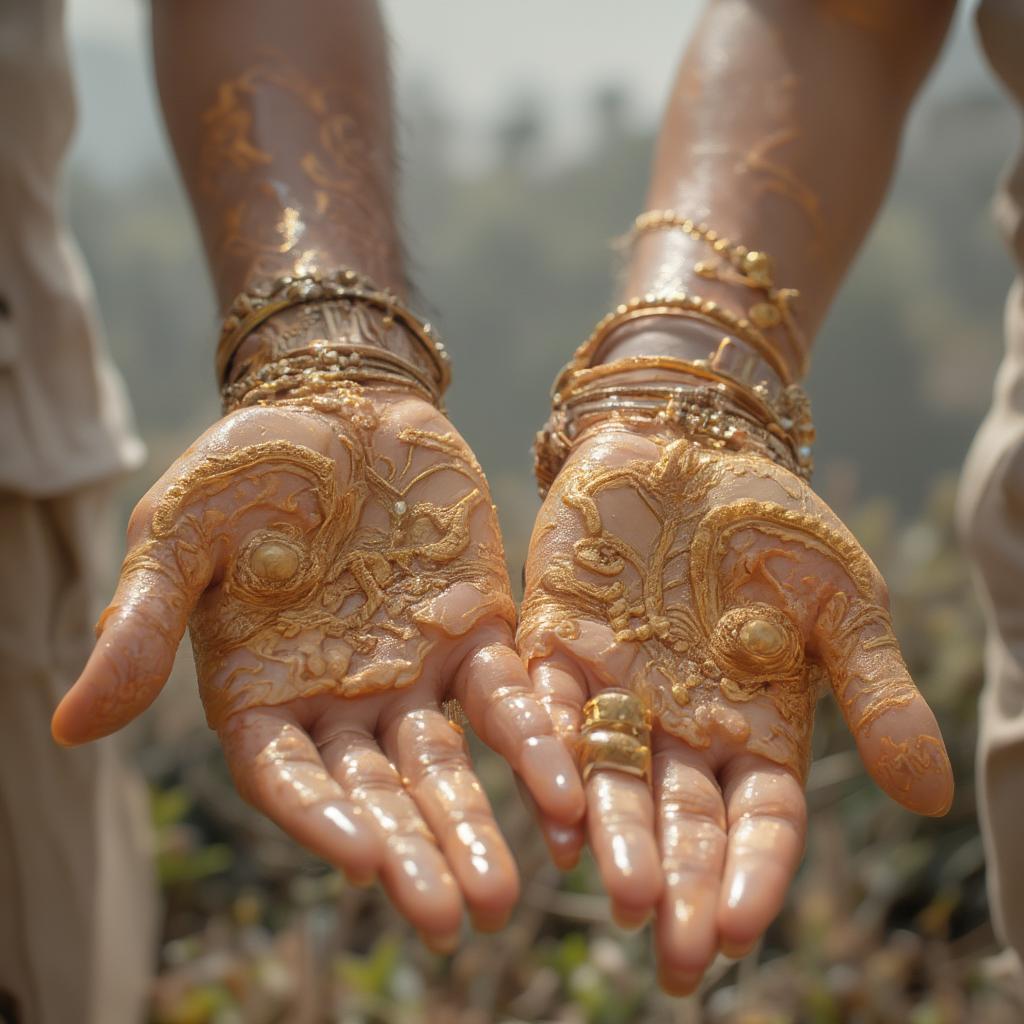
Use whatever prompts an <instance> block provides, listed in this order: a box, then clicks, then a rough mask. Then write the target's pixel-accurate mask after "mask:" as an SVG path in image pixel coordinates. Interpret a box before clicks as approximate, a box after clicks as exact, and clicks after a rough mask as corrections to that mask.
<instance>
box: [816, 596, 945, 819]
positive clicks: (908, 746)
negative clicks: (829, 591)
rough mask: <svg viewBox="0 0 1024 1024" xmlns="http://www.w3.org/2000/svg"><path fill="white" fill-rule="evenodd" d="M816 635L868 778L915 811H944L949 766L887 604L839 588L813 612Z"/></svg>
mask: <svg viewBox="0 0 1024 1024" xmlns="http://www.w3.org/2000/svg"><path fill="white" fill-rule="evenodd" d="M815 639H816V642H817V645H818V648H819V651H820V654H821V657H822V661H823V663H824V665H825V668H826V670H827V671H828V674H829V676H830V677H831V680H832V688H833V691H834V693H835V696H836V700H837V701H838V703H839V707H840V709H841V710H842V713H843V717H844V718H845V719H846V724H847V725H848V726H849V729H850V732H852V733H853V736H854V739H855V740H856V741H857V749H858V750H859V751H860V755H861V758H862V759H863V760H864V764H865V766H866V767H867V770H868V771H869V772H870V773H871V776H872V778H873V779H874V780H875V781H876V782H877V783H878V784H879V786H881V787H882V789H884V790H885V792H886V793H888V794H889V796H891V797H892V798H893V799H894V800H896V801H897V802H898V803H901V804H902V805H903V806H904V807H907V808H908V809H910V810H912V811H916V812H917V813H918V814H928V815H933V816H939V815H943V814H945V813H946V812H947V811H948V810H949V806H950V804H951V803H952V800H953V770H952V768H951V767H950V763H949V757H948V756H947V754H946V747H945V744H944V743H943V742H942V734H941V733H940V732H939V726H938V723H937V722H936V721H935V716H934V715H933V714H932V711H931V708H929V707H928V704H927V703H926V701H925V699H924V697H922V696H921V694H920V692H919V691H918V689H917V687H916V686H915V685H914V683H913V680H912V679H911V678H910V673H909V671H908V670H907V666H906V663H905V662H904V660H903V655H902V654H901V653H900V649H899V644H898V643H897V640H896V636H895V634H894V633H893V630H892V623H891V620H890V618H889V612H888V611H887V609H886V608H885V607H884V605H883V604H882V603H879V602H877V601H875V600H872V599H870V598H868V597H866V596H862V595H859V596H857V597H850V596H849V595H847V594H845V593H843V592H838V593H836V594H834V595H833V596H832V598H831V599H830V600H829V601H828V602H827V603H826V604H825V606H824V608H823V610H822V612H821V614H820V615H819V617H818V621H817V624H816V626H815Z"/></svg>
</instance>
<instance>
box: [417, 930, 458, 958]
mask: <svg viewBox="0 0 1024 1024" xmlns="http://www.w3.org/2000/svg"><path fill="white" fill-rule="evenodd" d="M419 934H420V941H421V942H422V943H423V945H424V946H426V947H427V949H429V950H430V952H431V953H437V954H438V955H439V956H451V954H452V953H454V952H455V950H457V949H458V948H459V933H458V932H452V933H451V934H450V935H429V934H427V932H420V933H419Z"/></svg>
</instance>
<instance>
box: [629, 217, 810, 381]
mask: <svg viewBox="0 0 1024 1024" xmlns="http://www.w3.org/2000/svg"><path fill="white" fill-rule="evenodd" d="M666 229H669V230H679V231H682V232H684V233H685V234H687V235H689V236H690V238H692V239H694V240H695V241H698V242H704V243H705V244H707V245H708V246H710V247H711V250H712V252H713V253H714V254H715V256H716V257H718V258H717V259H710V260H701V261H700V262H698V263H697V264H696V265H695V266H694V268H693V269H694V272H695V273H696V274H697V275H699V276H700V277H703V278H706V279H708V280H712V281H720V282H722V283H723V284H739V285H742V286H744V287H746V288H751V289H753V290H755V291H758V292H760V293H761V296H760V299H759V300H758V301H757V302H755V303H753V304H752V305H751V306H750V308H749V309H748V311H747V318H748V319H749V321H750V322H751V324H752V325H753V326H754V327H755V328H756V329H758V330H762V331H763V330H771V329H772V328H775V327H779V328H781V329H782V330H783V331H784V332H785V333H786V336H787V338H788V340H789V344H790V348H791V350H792V352H793V354H794V355H797V356H799V357H800V359H801V366H800V371H799V372H800V376H803V375H804V374H805V373H806V359H807V341H806V339H805V338H804V335H803V332H802V331H801V330H800V328H799V325H798V324H797V322H796V319H795V318H794V316H793V310H792V303H793V301H794V300H795V299H797V298H799V295H800V293H799V292H798V291H797V289H795V288H779V287H777V286H776V284H775V270H774V267H773V265H772V260H771V257H770V256H769V255H768V254H767V253H765V252H762V251H760V250H757V249H749V248H748V247H747V246H745V245H742V244H739V243H736V242H732V241H730V240H729V239H728V238H725V237H724V236H723V235H720V234H719V233H718V232H717V231H715V230H714V229H713V228H710V227H708V225H707V224H704V223H702V222H698V221H694V220H693V219H692V218H690V217H685V216H683V215H682V214H680V213H678V212H676V211H675V210H648V211H646V212H645V213H641V214H640V215H639V216H638V217H637V218H636V220H635V221H634V222H633V231H632V238H633V239H635V238H637V237H638V236H640V235H642V234H645V233H647V232H651V231H662V230H666Z"/></svg>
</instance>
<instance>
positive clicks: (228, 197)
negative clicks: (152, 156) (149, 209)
mask: <svg viewBox="0 0 1024 1024" xmlns="http://www.w3.org/2000/svg"><path fill="white" fill-rule="evenodd" d="M153 41H154V49H155V56H156V73H157V82H158V85H159V90H160V99H161V103H162V105H163V109H164V115H165V118H166V123H167V126H168V130H169V132H170V136H171V141H172V143H173V145H174V151H175V154H176V156H177V159H178V163H179V166H180V168H181V171H182V175H183V176H184V179H185V183H186V186H187V188H188V192H189V195H190V197H191V199H192V204H193V208H194V210H195V213H196V217H197V219H198V222H199V226H200V230H201V232H202V237H203V243H204V246H205V249H206V256H207V260H208V262H209V266H210V270H211V274H212V277H213V281H214V285H215V288H216V292H217V297H218V299H219V301H220V304H221V305H222V307H226V306H227V305H228V304H229V303H230V301H231V299H232V297H233V296H234V295H235V294H237V293H238V292H239V291H241V290H242V289H244V288H247V287H250V286H251V285H252V284H253V283H254V282H256V281H262V280H266V279H268V278H272V277H275V276H278V275H281V274H286V273H294V272H299V273H301V272H303V271H304V270H310V269H330V268H334V267H338V266H350V267H354V268H357V269H359V270H360V271H362V272H363V273H365V274H367V275H369V276H370V277H372V278H373V279H374V280H375V281H376V282H377V283H378V284H379V285H380V286H382V287H389V288H391V289H392V290H395V291H398V292H399V293H400V292H401V291H402V289H403V285H404V278H403V271H402V265H401V249H400V246H399V244H398V240H397V231H396V227H395V217H394V188H395V180H394V179H395V175H394V159H393V138H392V119H391V98H390V79H389V71H388V64H387V49H386V37H385V32H384V27H383V25H382V23H381V19H380V14H379V12H378V10H377V6H376V4H375V3H372V2H370V0H347V2H345V3H336V2H331V0H298V2H295V3H289V4H282V3H279V2H276V0H218V2H216V3H210V2H209V0H153Z"/></svg>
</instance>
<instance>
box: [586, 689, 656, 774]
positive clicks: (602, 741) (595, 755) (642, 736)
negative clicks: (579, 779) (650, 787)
mask: <svg viewBox="0 0 1024 1024" xmlns="http://www.w3.org/2000/svg"><path fill="white" fill-rule="evenodd" d="M577 758H578V761H579V766H580V773H581V774H582V776H583V781H584V782H586V781H587V780H588V779H589V778H590V776H591V775H592V774H593V773H594V772H595V771H599V770H601V769H605V770H610V771H617V772H624V773H625V774H627V775H632V776H634V777H635V778H638V779H643V780H644V781H645V782H647V783H648V784H650V781H651V712H650V710H649V709H648V708H647V707H646V706H645V705H644V703H643V701H642V700H641V699H640V698H639V697H638V696H636V694H633V693H630V692H629V691H628V690H620V689H608V690H602V691H601V692H600V693H599V694H598V695H597V696H596V697H592V698H591V699H590V700H589V701H587V703H586V704H584V705H583V726H582V728H581V729H580V740H579V747H578V750H577Z"/></svg>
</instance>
